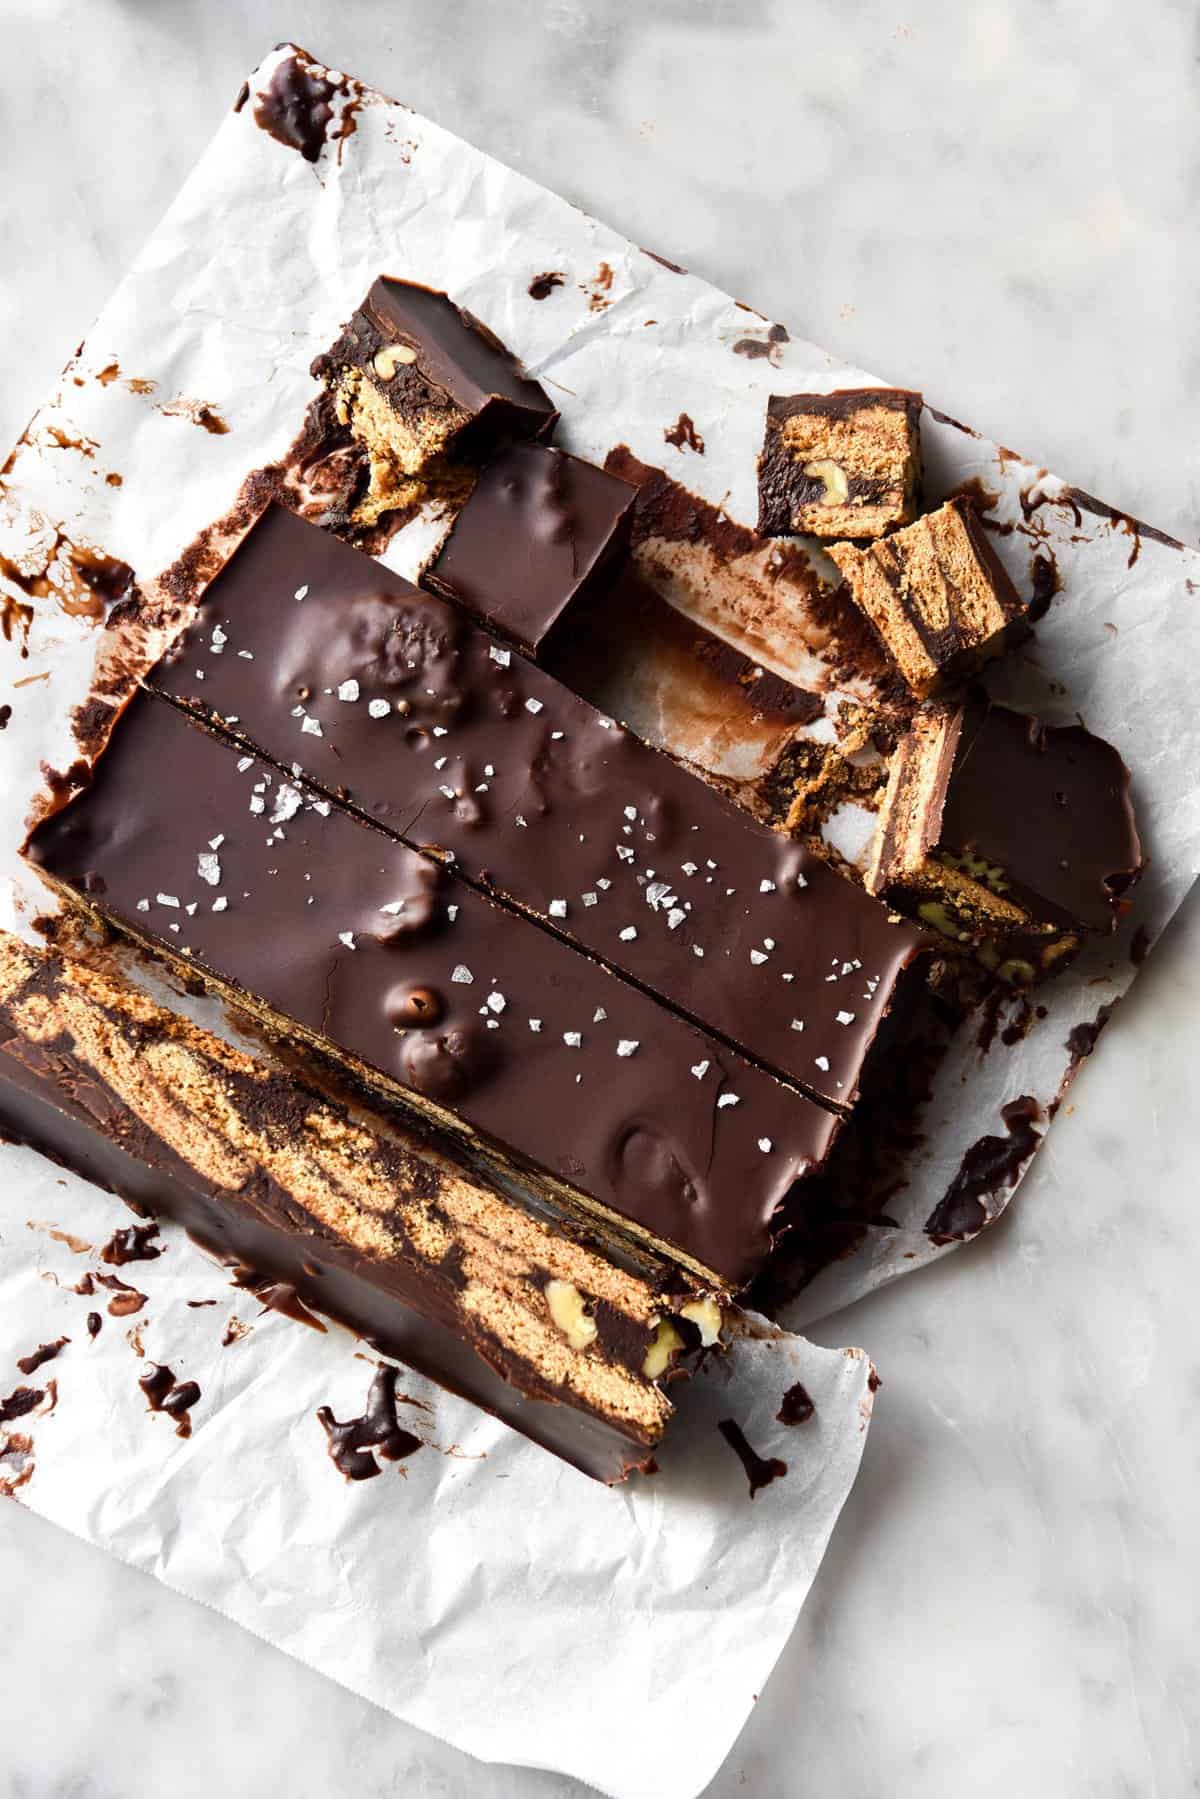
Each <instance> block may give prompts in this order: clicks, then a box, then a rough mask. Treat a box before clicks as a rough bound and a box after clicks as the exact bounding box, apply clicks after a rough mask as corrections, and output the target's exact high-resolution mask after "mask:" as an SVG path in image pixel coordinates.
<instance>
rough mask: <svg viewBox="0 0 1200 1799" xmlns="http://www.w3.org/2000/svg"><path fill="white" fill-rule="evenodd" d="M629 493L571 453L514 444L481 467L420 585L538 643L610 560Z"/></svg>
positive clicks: (622, 540) (622, 532)
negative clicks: (480, 471) (484, 466)
mask: <svg viewBox="0 0 1200 1799" xmlns="http://www.w3.org/2000/svg"><path fill="white" fill-rule="evenodd" d="M635 497H636V494H635V490H634V489H633V488H632V487H630V486H629V484H628V483H627V482H625V481H621V480H619V479H618V478H617V476H615V475H610V474H607V473H606V472H605V470H604V469H601V468H597V467H596V466H595V464H594V463H591V462H584V461H582V460H581V459H580V458H579V457H578V456H568V455H567V453H566V452H565V451H564V450H556V449H552V448H550V446H549V445H546V444H513V445H511V446H510V447H509V448H507V449H505V450H501V451H500V452H499V454H498V455H496V456H495V457H493V459H492V460H491V461H490V462H489V463H488V465H487V467H486V468H485V469H484V470H483V472H482V474H481V475H480V477H479V480H478V481H477V482H476V484H475V488H474V491H473V492H472V494H471V496H470V498H469V499H468V500H467V502H466V504H465V506H464V507H463V508H462V511H461V512H460V513H459V515H458V518H457V519H456V520H455V524H454V529H453V530H452V531H451V533H450V536H449V538H448V539H447V542H446V545H445V547H444V548H443V550H442V552H441V554H440V555H439V557H438V559H437V561H436V562H435V563H434V564H433V567H432V568H431V569H430V570H429V572H428V574H427V576H426V577H425V585H426V586H427V587H429V588H430V590H431V591H432V592H434V593H437V594H440V595H442V596H443V597H445V598H448V599H452V600H458V601H459V602H460V603H461V604H462V605H464V606H466V607H467V608H468V610H469V611H471V612H474V613H476V614H477V615H478V616H479V617H481V618H483V619H486V620H487V622H488V623H489V624H490V625H492V626H494V627H495V628H496V629H497V630H499V631H502V632H504V634H505V635H506V636H508V637H511V638H512V639H513V640H514V641H515V642H516V643H518V644H520V645H521V646H522V647H525V648H529V649H531V650H534V651H536V648H537V645H538V644H539V643H540V642H541V641H542V639H543V638H544V637H545V636H546V635H547V633H548V632H549V631H550V630H551V629H552V627H553V626H554V625H555V624H556V622H557V621H558V619H559V618H561V616H562V614H563V613H564V611H565V610H566V608H567V607H568V606H569V605H570V603H571V601H572V600H573V599H575V598H576V597H577V596H578V595H580V594H581V592H582V591H583V590H584V588H585V587H586V588H589V589H591V590H593V591H594V590H595V589H596V587H597V586H598V585H599V584H600V582H602V581H603V579H604V577H605V575H606V574H608V573H610V572H612V571H613V570H614V569H615V564H616V561H617V559H618V557H619V556H620V554H621V552H622V551H623V550H624V549H625V548H626V546H627V544H628V541H629V519H630V513H631V511H632V508H633V502H634V499H635Z"/></svg>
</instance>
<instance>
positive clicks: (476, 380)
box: [312, 275, 558, 525]
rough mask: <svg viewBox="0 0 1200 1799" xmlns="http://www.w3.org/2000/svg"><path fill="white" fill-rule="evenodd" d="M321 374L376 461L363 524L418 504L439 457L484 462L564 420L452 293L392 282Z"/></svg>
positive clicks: (325, 359) (318, 369)
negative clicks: (514, 441) (506, 444)
mask: <svg viewBox="0 0 1200 1799" xmlns="http://www.w3.org/2000/svg"><path fill="white" fill-rule="evenodd" d="M312 372H313V374H314V375H316V376H317V377H318V379H319V380H322V381H324V382H325V383H326V385H327V386H328V387H329V389H330V391H331V393H332V395H333V398H334V402H335V405H336V409H337V416H338V420H339V423H341V424H342V425H344V426H346V427H347V428H348V429H349V431H350V433H351V435H352V436H353V437H354V438H355V439H356V440H357V441H358V442H360V443H361V444H363V446H364V447H365V449H366V451H367V454H368V456H369V458H370V466H371V479H370V487H369V490H368V492H367V494H366V495H365V497H364V498H363V499H362V501H361V502H360V503H359V507H358V511H357V515H356V523H359V524H363V525H367V524H372V523H374V522H375V521H376V520H377V519H378V518H379V516H380V514H381V513H383V512H386V511H389V510H395V509H396V508H398V507H401V506H404V505H408V504H411V502H412V500H413V499H414V498H415V497H419V496H418V494H417V484H419V482H420V479H421V477H422V475H423V474H424V473H425V472H426V470H427V469H428V467H429V464H430V463H431V462H433V461H435V460H436V459H437V458H439V457H441V456H444V455H447V454H453V455H455V456H460V457H464V458H474V459H481V458H482V457H485V456H486V455H488V454H489V452H490V451H491V450H493V449H494V448H495V447H496V445H497V444H499V443H503V442H506V441H509V440H511V439H514V438H516V439H525V438H540V437H548V436H549V435H550V433H551V432H552V431H553V429H554V426H555V423H556V422H557V419H558V413H557V411H556V409H555V407H554V404H553V402H552V401H551V400H550V398H549V396H548V395H547V394H546V393H545V391H544V390H543V389H542V388H541V387H540V386H539V385H538V383H537V382H536V381H532V380H530V378H529V376H527V375H526V374H525V373H524V371H523V370H522V368H521V365H520V364H519V363H518V362H517V360H516V358H515V357H514V356H513V355H512V354H511V352H510V351H509V350H507V349H505V347H504V345H503V344H502V343H501V342H500V340H499V338H498V337H496V336H495V335H494V334H493V333H492V332H491V331H489V330H488V328H487V326H486V325H483V324H481V323H480V321H479V320H478V319H477V318H474V317H472V315H471V314H470V313H469V312H465V311H464V310H463V309H462V307H460V306H456V305H455V304H454V302H453V301H452V300H451V299H449V298H448V297H447V295H445V294H443V293H436V292H434V290H433V289H431V288H428V287H420V286H418V285H417V284H416V283H414V282H410V281H396V280H393V279H392V278H391V277H390V276H387V275H381V276H380V277H379V279H378V280H377V281H375V282H374V283H373V284H372V287H371V290H370V292H369V293H368V295H367V297H366V299H365V300H364V301H363V303H362V305H361V306H360V307H359V309H358V311H357V312H356V313H355V314H354V316H353V318H351V320H350V321H349V323H348V324H347V325H346V327H345V329H344V330H343V332H342V334H341V336H340V337H339V338H338V340H337V342H336V343H335V344H334V345H333V346H332V347H331V348H330V349H329V350H327V351H325V352H324V353H323V354H322V355H321V356H318V357H317V359H316V361H315V362H314V363H313V365H312Z"/></svg>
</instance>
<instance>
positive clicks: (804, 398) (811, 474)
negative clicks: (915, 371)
mask: <svg viewBox="0 0 1200 1799" xmlns="http://www.w3.org/2000/svg"><path fill="white" fill-rule="evenodd" d="M920 418H921V396H920V394H917V393H910V392H908V391H906V390H904V389H901V388H887V387H881V388H871V387H863V388H843V389H840V390H839V391H838V392H836V393H831V394H790V395H781V394H773V395H772V396H771V398H770V400H769V401H768V403H767V419H766V427H765V434H764V438H763V448H762V454H761V456H760V457H759V462H758V502H759V514H758V528H759V530H760V531H762V532H764V533H765V534H766V535H768V536H787V535H789V534H790V533H792V532H810V533H812V534H813V535H815V536H818V537H832V538H839V537H859V538H862V537H881V536H882V535H883V534H884V532H886V531H889V530H893V529H895V527H896V526H898V525H907V524H909V523H910V522H911V520H912V518H913V516H914V510H915V505H916V496H917V486H918V482H919V480H920V473H921V433H920Z"/></svg>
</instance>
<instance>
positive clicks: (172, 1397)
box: [138, 1362, 200, 1437]
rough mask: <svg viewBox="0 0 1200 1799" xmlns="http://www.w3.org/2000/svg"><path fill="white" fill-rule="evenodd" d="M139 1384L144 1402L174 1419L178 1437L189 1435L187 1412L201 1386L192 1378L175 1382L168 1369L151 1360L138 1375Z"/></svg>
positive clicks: (190, 1426)
mask: <svg viewBox="0 0 1200 1799" xmlns="http://www.w3.org/2000/svg"><path fill="white" fill-rule="evenodd" d="M138 1386H139V1387H140V1388H141V1389H142V1392H143V1393H144V1394H145V1395H146V1403H147V1405H148V1406H149V1407H150V1410H151V1411H152V1412H165V1413H166V1414H167V1416H168V1417H169V1418H173V1419H174V1420H175V1435H176V1436H177V1437H190V1436H191V1434H192V1420H191V1418H190V1417H189V1415H188V1414H189V1413H190V1412H191V1409H192V1407H193V1406H194V1405H195V1403H196V1401H197V1400H198V1399H199V1397H200V1388H199V1387H198V1386H197V1384H196V1382H195V1381H194V1380H185V1381H177V1380H176V1379H175V1375H174V1372H173V1371H172V1370H171V1369H170V1368H167V1367H164V1366H163V1365H162V1364H161V1363H159V1362H152V1363H151V1365H150V1367H149V1369H148V1370H147V1372H146V1373H145V1374H143V1375H141V1376H140V1378H139V1380H138Z"/></svg>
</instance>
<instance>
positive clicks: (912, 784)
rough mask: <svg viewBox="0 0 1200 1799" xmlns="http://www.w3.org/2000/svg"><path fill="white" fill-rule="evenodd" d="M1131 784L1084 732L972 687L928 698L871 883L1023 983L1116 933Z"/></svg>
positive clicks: (883, 824) (1131, 843)
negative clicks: (957, 697)
mask: <svg viewBox="0 0 1200 1799" xmlns="http://www.w3.org/2000/svg"><path fill="white" fill-rule="evenodd" d="M1129 780H1130V777H1129V770H1128V769H1127V768H1126V766H1125V764H1124V762H1123V761H1122V760H1121V757H1120V755H1119V754H1118V752H1117V751H1116V750H1115V749H1114V748H1113V746H1112V744H1110V743H1105V742H1104V740H1103V739H1102V738H1099V737H1094V736H1093V735H1092V734H1091V732H1090V731H1086V730H1084V728H1083V727H1082V725H1066V726H1063V725H1044V724H1042V723H1041V722H1040V721H1039V720H1038V719H1036V718H1031V717H1029V716H1028V715H1027V714H1025V713H1021V712H1014V711H1012V710H1010V709H1009V708H1008V707H1007V706H997V705H994V704H993V703H992V701H991V700H990V699H989V698H988V696H987V694H986V693H984V692H983V691H982V689H978V688H976V689H973V690H972V691H971V692H970V694H969V695H968V696H967V698H966V700H965V701H964V702H963V703H961V704H958V705H950V704H944V703H938V702H934V703H932V704H930V705H927V706H926V707H924V708H923V709H922V710H921V711H920V712H919V713H918V714H917V716H916V718H915V719H914V721H913V728H912V730H911V732H910V733H909V734H908V736H907V737H905V738H904V740H903V741H902V743H901V744H900V746H899V749H898V750H897V752H896V756H895V760H894V762H893V764H892V768H891V772H890V776H889V781H888V788H887V793H886V795H885V797H884V803H883V809H882V811H881V813H880V819H879V828H878V833H877V836H876V839H875V846H874V852H873V859H872V865H871V869H870V872H869V876H868V885H869V886H870V887H871V889H872V891H874V892H876V893H880V894H884V895H886V896H887V898H888V899H889V900H891V901H892V902H894V903H895V904H896V905H899V906H904V907H906V908H908V909H909V910H912V911H915V913H916V915H917V916H918V917H919V918H920V919H921V920H922V921H923V922H924V923H926V924H929V925H932V926H933V927H934V928H935V929H937V930H939V931H941V932H942V933H943V934H944V935H946V936H948V937H950V938H952V939H954V940H956V941H959V942H962V943H965V944H971V945H972V946H974V947H975V948H976V949H977V950H978V951H979V952H980V953H981V954H982V956H983V958H984V960H985V961H987V962H988V963H989V965H991V966H992V967H995V968H997V969H998V971H999V973H1000V974H1001V975H1002V977H1003V978H1004V979H1006V980H1009V981H1012V982H1014V983H1015V984H1017V985H1028V984H1029V983H1030V982H1032V981H1033V980H1035V979H1036V978H1038V977H1040V976H1041V975H1044V974H1046V973H1048V972H1050V971H1051V970H1052V969H1054V968H1055V967H1057V966H1059V965H1061V963H1062V962H1063V960H1064V958H1066V957H1068V956H1070V955H1071V954H1073V953H1074V951H1075V950H1077V949H1078V947H1079V945H1080V943H1081V941H1082V939H1083V938H1084V937H1085V936H1086V935H1089V934H1094V935H1105V934H1107V933H1109V932H1111V931H1113V930H1115V928H1116V925H1117V921H1118V918H1119V915H1120V913H1121V910H1122V907H1123V901H1122V896H1123V895H1124V894H1125V893H1126V892H1127V891H1128V890H1129V888H1130V887H1131V886H1132V885H1133V883H1134V882H1135V881H1136V880H1137V879H1138V877H1139V875H1140V874H1141V871H1142V852H1141V845H1140V843H1139V840H1138V832H1137V825H1136V822H1135V819H1134V812H1133V805H1132V802H1131V800H1130V794H1129Z"/></svg>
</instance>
